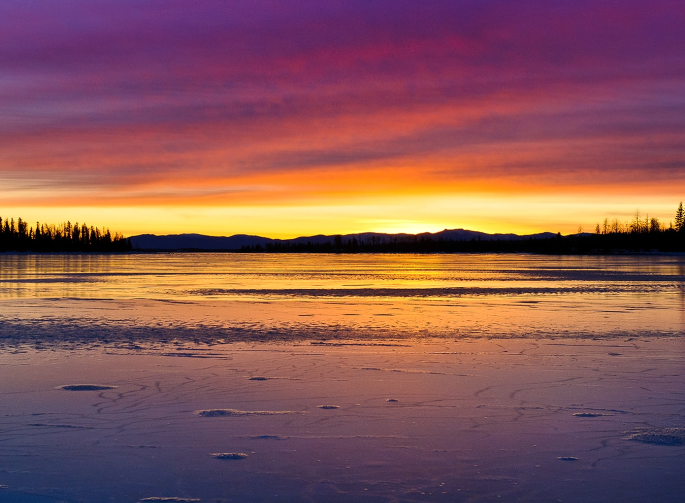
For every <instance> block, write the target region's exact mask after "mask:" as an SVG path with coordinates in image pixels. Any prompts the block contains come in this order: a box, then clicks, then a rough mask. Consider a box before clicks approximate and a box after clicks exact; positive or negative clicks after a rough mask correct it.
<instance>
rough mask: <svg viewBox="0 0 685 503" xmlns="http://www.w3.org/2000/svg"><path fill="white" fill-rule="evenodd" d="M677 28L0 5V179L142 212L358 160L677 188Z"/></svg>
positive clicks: (452, 177) (446, 173)
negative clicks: (158, 200)
mask: <svg viewBox="0 0 685 503" xmlns="http://www.w3.org/2000/svg"><path fill="white" fill-rule="evenodd" d="M684 21H685V6H684V5H683V4H682V2H670V1H666V2H659V3H658V4H654V3H648V2H639V1H626V2H620V3H619V2H608V1H604V2H589V1H588V2H583V1H580V2H570V1H568V2H558V1H557V2H551V1H550V2H541V1H537V2H535V1H531V2H522V3H521V2H505V1H492V2H488V1H479V2H475V1H473V2H468V1H467V2H451V1H450V2H447V1H445V2H431V3H429V4H428V5H420V4H419V3H417V2H402V1H393V2H371V3H370V2H325V3H322V2H309V1H307V2H305V1H301V2H287V3H285V2H276V1H271V2H252V1H251V2H247V1H245V2H218V1H217V2H211V1H210V2H199V3H196V4H195V5H194V6H193V8H192V9H191V8H189V7H188V3H187V2H150V1H148V2H141V1H136V2H116V3H113V2H97V1H91V2H85V1H83V2H79V1H75V2H51V1H45V2H7V3H5V4H4V5H2V6H0V110H1V111H2V114H0V179H1V178H2V177H3V173H5V174H6V175H7V176H9V174H13V173H17V172H22V173H31V172H34V173H35V176H36V177H44V178H46V179H47V180H49V181H50V182H51V183H54V184H55V185H56V186H60V184H64V186H62V187H61V188H62V189H63V191H62V192H61V193H63V194H69V191H68V184H69V183H70V182H69V180H71V179H72V178H73V177H78V176H77V175H78V174H79V173H82V174H84V175H85V174H88V176H84V177H83V179H84V180H89V181H90V182H88V183H92V186H93V188H94V189H93V190H95V188H96V187H102V186H108V187H110V188H111V190H112V191H114V193H113V194H112V196H113V197H114V196H116V194H117V191H120V192H119V194H120V195H121V197H124V198H125V194H129V193H131V191H132V190H133V189H134V188H136V187H145V191H146V192H145V193H146V194H148V195H149V197H150V198H151V199H150V201H151V202H153V201H154V200H155V197H154V194H155V192H154V191H155V187H166V189H159V190H160V197H161V196H162V195H163V197H165V198H166V197H172V198H173V197H178V199H179V201H181V200H183V201H188V200H189V199H192V198H193V197H195V196H194V194H195V192H193V191H192V190H190V189H189V190H188V192H187V193H185V194H184V191H183V187H184V186H189V182H188V181H189V180H195V182H194V184H195V185H201V186H213V185H216V186H221V187H224V188H225V190H226V192H227V193H229V192H230V191H231V183H235V184H236V186H238V185H240V186H241V187H244V186H245V185H244V184H242V182H243V181H244V180H246V179H249V181H250V183H249V184H248V186H249V187H257V188H255V189H254V191H255V197H258V196H257V194H258V192H259V191H260V190H261V189H259V188H258V187H260V184H259V181H260V180H261V179H270V180H272V179H275V178H274V177H276V178H278V179H279V180H281V182H280V183H284V184H287V180H288V177H289V176H290V177H292V178H293V179H300V178H301V177H302V176H303V175H302V173H303V172H306V173H311V174H310V175H306V176H309V177H310V178H311V177H312V176H317V175H316V173H323V172H335V173H336V175H335V176H334V177H332V179H338V180H339V179H343V178H344V177H345V176H346V173H347V174H348V175H349V176H350V177H354V176H357V175H356V174H358V172H359V170H360V169H365V168H364V167H366V169H370V170H381V171H384V170H385V171H384V172H387V171H391V172H392V171H393V170H394V172H395V173H396V176H397V177H398V178H399V181H398V183H396V184H394V186H395V185H401V183H400V182H401V181H402V180H403V179H404V180H406V183H407V184H409V185H411V186H415V185H416V181H415V178H414V177H413V176H411V172H412V169H413V170H415V171H419V172H421V173H423V175H424V177H426V178H427V179H426V181H425V183H424V186H425V187H424V189H422V190H426V191H431V190H435V187H436V186H443V187H447V189H449V188H450V187H456V186H459V185H464V183H465V181H468V180H473V183H479V184H481V182H478V180H482V179H483V177H484V173H487V177H491V179H492V186H493V187H494V186H497V187H503V186H506V185H507V183H510V184H512V185H513V186H515V187H516V188H515V190H525V187H526V186H528V187H530V188H531V190H537V189H535V187H536V185H539V184H543V185H545V186H552V187H558V188H559V190H563V187H564V186H567V185H568V186H579V185H581V186H582V185H586V186H588V187H591V186H593V184H598V185H600V186H602V185H605V184H609V183H611V182H610V181H614V183H615V181H616V180H621V181H622V183H627V184H634V183H637V179H638V178H639V176H638V174H639V173H642V172H644V170H649V172H650V179H651V180H653V181H658V180H663V181H664V183H666V182H667V181H669V180H670V181H673V180H674V179H676V180H678V183H682V182H683V181H685V175H683V174H682V173H683V172H685V170H684V169H683V168H685V147H683V145H685V89H684V84H683V83H684V82H685V56H683V55H684V54H685V37H683V36H682V26H683V22H684ZM411 166H413V168H411ZM66 174H70V175H69V176H65V175H66ZM320 176H321V180H322V183H323V185H324V187H323V189H322V190H325V188H326V187H325V183H326V182H325V181H326V180H328V179H329V176H328V175H326V176H324V175H320ZM232 180H233V182H232ZM352 180H353V179H352ZM84 183H85V182H84ZM241 184H242V185H241ZM191 185H192V184H191ZM317 185H318V186H320V185H321V184H317ZM352 185H353V184H352ZM466 185H468V183H466ZM481 185H482V184H481ZM169 187H175V189H174V191H171V193H172V196H169V193H170V192H169V191H168V188H169ZM420 188H421V187H418V188H417V190H418V189H420ZM329 189H330V190H331V191H334V190H335V187H329ZM447 189H446V190H447ZM250 190H252V189H250ZM350 190H352V189H350ZM360 190H361V189H360ZM379 190H381V189H379ZM393 190H399V189H397V188H394V189H393ZM449 190H451V189H449ZM73 197H74V198H76V199H78V198H79V197H83V196H82V192H78V193H77V192H74V195H73ZM302 197H308V196H307V194H306V191H303V193H302ZM227 204H230V202H228V203H227Z"/></svg>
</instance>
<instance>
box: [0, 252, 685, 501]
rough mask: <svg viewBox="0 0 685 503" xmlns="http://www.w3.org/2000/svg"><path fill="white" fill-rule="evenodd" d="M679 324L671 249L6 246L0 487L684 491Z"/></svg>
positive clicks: (38, 491)
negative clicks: (302, 251)
mask: <svg viewBox="0 0 685 503" xmlns="http://www.w3.org/2000/svg"><path fill="white" fill-rule="evenodd" d="M684 329H685V257H681V256H630V257H544V256H526V255H247V254H159V255H16V254H15V255H0V501H3V502H4V501H7V502H10V503H13V502H22V503H27V502H28V503H47V502H52V503H55V502H62V501H70V502H73V501H83V502H90V501H111V502H114V503H125V502H126V503H127V502H143V501H201V502H215V501H248V502H262V501H289V502H299V501H327V502H328V501H341V502H342V501H369V502H378V501H388V502H394V501H398V502H405V501H406V502H416V501H426V502H445V503H446V502H455V501H456V502H471V501H479V502H499V501H527V502H536V503H543V502H545V503H546V502H548V501H566V502H569V501H570V502H578V503H581V502H585V501H597V502H602V503H613V502H614V501H622V502H631V503H632V502H635V503H637V502H640V503H643V502H645V501H659V502H660V503H661V502H668V503H676V502H680V501H681V500H682V494H683V491H685V479H683V477H682V474H683V473H685V445H683V441H685V440H683V439H685V415H684V414H683V393H684V391H685V373H683V371H682V369H683V368H685V338H683V334H684V333H685V332H684ZM83 385H86V386H83ZM75 390H76V391H75ZM222 409H223V410H226V409H228V410H231V411H233V412H231V413H230V414H223V415H222V414H218V413H217V414H212V413H210V414H200V413H198V412H199V411H202V410H210V411H211V410H222ZM641 439H642V440H641ZM644 439H648V440H649V439H656V440H657V442H656V443H655V442H650V441H644ZM221 453H225V454H226V455H225V456H217V454H221Z"/></svg>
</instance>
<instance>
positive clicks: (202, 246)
mask: <svg viewBox="0 0 685 503" xmlns="http://www.w3.org/2000/svg"><path fill="white" fill-rule="evenodd" d="M556 236H557V235H556V234H554V233H552V232H542V233H538V234H526V235H518V234H511V233H509V234H488V233H485V232H478V231H470V230H465V229H445V230H443V231H440V232H435V233H430V232H424V233H421V234H406V233H398V234H386V233H380V232H363V233H358V234H344V235H324V234H317V235H316V236H302V237H297V238H293V239H271V238H266V237H261V236H251V235H247V234H236V235H233V236H206V235H203V234H168V235H164V236H157V235H155V234H140V235H138V236H131V238H130V239H131V244H132V245H133V248H134V249H137V250H141V251H183V250H202V251H238V250H243V251H244V250H245V249H246V248H247V247H257V246H259V247H261V248H262V249H265V248H267V247H279V248H281V247H285V246H295V245H308V244H310V245H314V246H316V245H326V244H329V245H332V246H333V245H335V243H336V239H338V240H339V241H341V242H342V243H348V242H353V241H354V242H356V243H359V244H369V245H370V244H373V245H376V244H383V243H396V242H410V241H414V240H424V241H425V240H430V241H436V242H440V241H456V242H460V241H473V240H476V241H519V240H531V239H533V240H538V239H550V238H554V237H556Z"/></svg>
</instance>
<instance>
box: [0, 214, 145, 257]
mask: <svg viewBox="0 0 685 503" xmlns="http://www.w3.org/2000/svg"><path fill="white" fill-rule="evenodd" d="M131 249H132V246H131V240H130V239H127V238H125V237H124V236H123V235H122V234H120V233H118V232H115V233H114V234H112V233H111V232H110V230H109V229H107V228H102V229H99V228H97V227H93V226H90V227H89V226H88V225H86V224H85V223H83V224H81V225H79V224H78V222H77V223H75V224H73V225H72V224H71V222H70V221H67V222H65V223H62V224H59V225H54V224H41V223H40V222H36V226H35V227H33V226H30V225H29V224H28V222H26V221H25V220H22V219H21V218H18V219H17V221H16V222H15V221H14V218H9V219H7V218H6V219H4V220H3V219H2V218H1V217H0V251H3V252H7V251H20V252H25V251H31V252H124V251H130V250H131Z"/></svg>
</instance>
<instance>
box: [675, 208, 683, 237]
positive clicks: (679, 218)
mask: <svg viewBox="0 0 685 503" xmlns="http://www.w3.org/2000/svg"><path fill="white" fill-rule="evenodd" d="M684 228H685V213H684V212H683V202H682V201H681V202H680V206H678V211H676V212H675V230H677V231H682V230H683V229H684Z"/></svg>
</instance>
